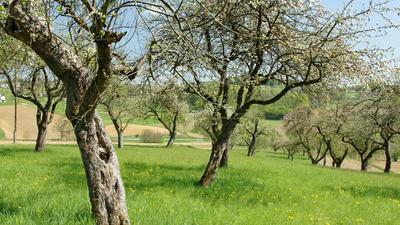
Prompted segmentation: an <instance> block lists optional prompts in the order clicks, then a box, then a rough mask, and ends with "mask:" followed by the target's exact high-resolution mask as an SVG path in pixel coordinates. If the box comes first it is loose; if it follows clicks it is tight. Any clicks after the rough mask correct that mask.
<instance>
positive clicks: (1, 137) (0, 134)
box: [0, 128, 6, 140]
mask: <svg viewBox="0 0 400 225" xmlns="http://www.w3.org/2000/svg"><path fill="white" fill-rule="evenodd" d="M5 137H6V135H5V134H4V131H3V130H2V129H1V128H0V140H3V139H4V138H5Z"/></svg>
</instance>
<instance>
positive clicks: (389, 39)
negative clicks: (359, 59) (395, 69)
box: [320, 0, 400, 58]
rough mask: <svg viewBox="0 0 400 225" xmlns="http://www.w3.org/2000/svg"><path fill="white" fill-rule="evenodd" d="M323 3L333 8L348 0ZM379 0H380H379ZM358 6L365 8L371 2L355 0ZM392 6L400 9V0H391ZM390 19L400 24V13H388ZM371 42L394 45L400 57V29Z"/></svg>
mask: <svg viewBox="0 0 400 225" xmlns="http://www.w3.org/2000/svg"><path fill="white" fill-rule="evenodd" d="M320 1H321V3H322V5H324V6H326V7H327V8H331V9H341V8H342V7H343V5H344V3H345V2H348V0H320ZM378 1H379V0H378ZM355 2H356V6H357V7H360V8H361V7H363V6H364V7H363V8H365V4H369V0H355ZM390 6H393V7H397V8H398V9H400V0H391V2H390ZM399 12H400V10H399ZM388 17H389V18H390V19H392V20H393V21H395V22H396V23H397V24H400V15H399V14H397V13H390V14H389V15H388ZM379 20H380V18H379V17H378V16H374V17H372V19H371V23H377V22H379ZM370 42H371V43H372V44H375V45H377V46H379V47H382V48H387V47H393V48H394V51H395V52H394V54H395V57H399V58H400V29H397V30H395V29H393V30H389V31H388V35H386V36H385V37H379V38H374V39H371V40H370Z"/></svg>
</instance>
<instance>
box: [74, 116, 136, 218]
mask: <svg viewBox="0 0 400 225" xmlns="http://www.w3.org/2000/svg"><path fill="white" fill-rule="evenodd" d="M74 130H75V135H76V138H77V141H78V144H79V149H80V152H81V157H82V160H83V164H84V167H85V172H86V178H87V183H88V188H89V196H90V201H91V204H92V213H93V215H94V216H95V218H96V220H97V223H98V224H101V225H103V224H104V225H106V224H113V225H114V224H129V218H128V211H127V206H126V203H125V189H124V185H123V182H122V178H121V174H120V172H119V164H118V158H117V155H116V153H115V151H114V148H113V145H112V142H111V139H110V137H109V136H108V134H107V132H106V129H105V128H104V125H103V123H102V121H101V119H100V118H99V117H98V116H97V115H95V114H94V113H93V112H92V113H90V114H89V115H87V116H85V117H84V118H83V120H82V121H78V122H74Z"/></svg>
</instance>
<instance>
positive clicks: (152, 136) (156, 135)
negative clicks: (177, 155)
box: [142, 129, 164, 143]
mask: <svg viewBox="0 0 400 225" xmlns="http://www.w3.org/2000/svg"><path fill="white" fill-rule="evenodd" d="M163 136H164V135H163V134H162V133H161V132H159V131H155V130H148V129H147V130H143V133H142V140H143V142H144V143H162V141H163Z"/></svg>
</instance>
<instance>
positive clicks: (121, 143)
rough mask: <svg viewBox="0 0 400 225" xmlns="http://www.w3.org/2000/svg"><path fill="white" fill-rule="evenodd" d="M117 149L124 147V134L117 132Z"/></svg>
mask: <svg viewBox="0 0 400 225" xmlns="http://www.w3.org/2000/svg"><path fill="white" fill-rule="evenodd" d="M117 133H118V148H123V147H124V132H123V131H121V130H119V131H118V132H117Z"/></svg>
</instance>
